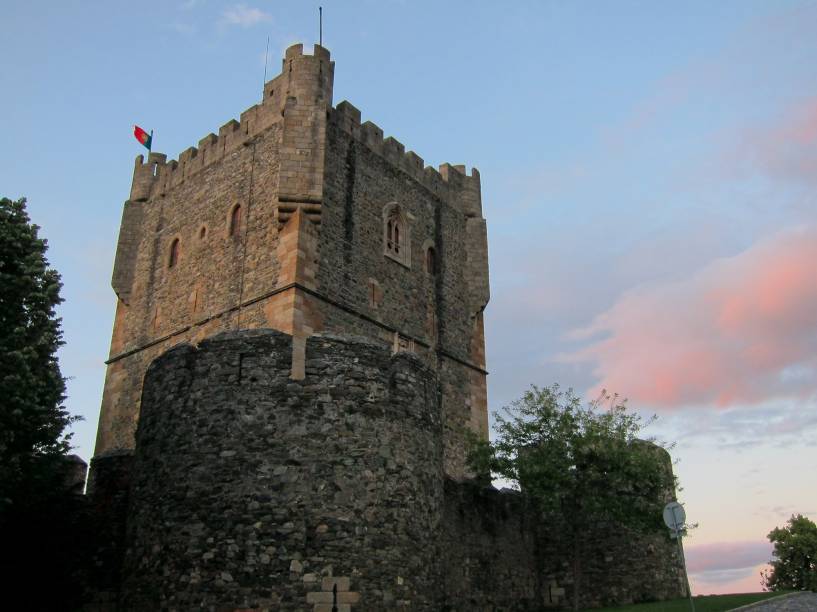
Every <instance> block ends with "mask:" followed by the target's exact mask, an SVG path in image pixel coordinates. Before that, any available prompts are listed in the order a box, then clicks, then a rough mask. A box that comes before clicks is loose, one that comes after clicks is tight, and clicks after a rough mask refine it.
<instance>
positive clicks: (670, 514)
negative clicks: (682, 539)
mask: <svg viewBox="0 0 817 612" xmlns="http://www.w3.org/2000/svg"><path fill="white" fill-rule="evenodd" d="M686 520H687V515H686V512H684V507H683V506H682V505H681V504H679V503H678V502H675V501H674V502H670V503H668V504H667V505H666V506H664V523H666V525H667V527H669V528H670V529H672V531H673V533H675V534H676V535H677V534H678V533H679V532H681V531H682V530H683V529H684V525H685V524H686Z"/></svg>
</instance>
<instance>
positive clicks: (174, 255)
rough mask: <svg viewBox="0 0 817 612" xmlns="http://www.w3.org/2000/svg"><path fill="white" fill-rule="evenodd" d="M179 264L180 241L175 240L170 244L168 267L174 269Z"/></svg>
mask: <svg viewBox="0 0 817 612" xmlns="http://www.w3.org/2000/svg"><path fill="white" fill-rule="evenodd" d="M177 263H179V239H178V238H174V239H173V242H171V243H170V255H169V256H168V258H167V267H168V268H172V267H174V266H175V265H176V264H177Z"/></svg>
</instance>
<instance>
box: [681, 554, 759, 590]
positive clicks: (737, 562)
mask: <svg viewBox="0 0 817 612" xmlns="http://www.w3.org/2000/svg"><path fill="white" fill-rule="evenodd" d="M771 555H772V545H771V543H770V542H764V541H744V542H714V543H711V544H698V545H695V544H692V545H690V544H686V545H685V546H684V556H685V557H686V564H687V571H688V572H689V578H690V582H692V585H693V587H692V590H693V592H694V593H696V594H698V595H700V594H703V593H741V592H755V591H759V590H760V586H761V584H760V570H761V569H764V568H766V567H767V562H768V561H769V559H771Z"/></svg>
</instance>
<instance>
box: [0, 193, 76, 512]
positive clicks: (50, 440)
mask: <svg viewBox="0 0 817 612" xmlns="http://www.w3.org/2000/svg"><path fill="white" fill-rule="evenodd" d="M38 230H39V228H38V226H36V225H34V224H32V223H31V221H30V220H29V217H28V214H27V212H26V206H25V199H20V200H17V201H12V200H9V199H8V198H2V199H0V287H1V288H2V290H0V406H1V407H2V408H1V409H0V517H2V512H3V510H4V509H7V508H8V507H9V506H11V505H12V504H14V503H15V500H18V499H20V498H22V496H23V495H24V494H25V492H26V491H27V490H29V489H30V488H31V487H36V486H37V484H38V481H43V480H47V479H48V478H49V477H50V475H51V474H53V472H54V470H52V469H50V467H53V465H52V466H49V465H48V464H49V463H50V462H52V460H57V459H58V458H60V457H62V456H63V455H64V454H65V453H66V451H67V450H68V449H69V444H68V436H66V435H64V431H65V428H66V426H67V425H68V424H69V423H71V422H72V420H73V419H72V418H71V417H70V416H69V415H68V412H67V411H66V410H65V408H64V407H63V405H62V403H63V401H64V399H65V382H64V380H63V378H62V375H61V374H60V369H59V365H58V363H57V355H56V351H57V349H58V348H59V347H60V345H62V343H63V342H62V333H61V331H60V319H59V318H57V316H56V314H55V310H54V309H55V307H56V306H57V304H59V303H60V302H61V301H62V300H61V299H60V296H59V292H60V288H61V286H62V285H61V283H60V276H59V274H58V273H57V272H56V271H55V270H53V269H51V268H49V266H48V261H47V260H46V258H45V252H46V249H47V244H46V241H45V240H43V239H42V238H39V237H38V235H37V234H38ZM40 485H42V486H47V485H48V483H45V482H40Z"/></svg>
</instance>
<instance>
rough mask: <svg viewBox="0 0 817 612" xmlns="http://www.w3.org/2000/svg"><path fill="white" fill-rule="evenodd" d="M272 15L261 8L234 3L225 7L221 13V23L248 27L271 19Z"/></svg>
mask: <svg viewBox="0 0 817 612" xmlns="http://www.w3.org/2000/svg"><path fill="white" fill-rule="evenodd" d="M271 20H272V15H270V14H269V13H265V12H264V11H262V10H261V9H257V8H250V7H248V6H247V5H246V4H235V5H233V6H231V7H230V8H228V9H226V10H225V11H224V12H223V13H222V15H221V21H222V23H224V24H226V25H235V26H240V27H242V28H250V27H252V26H254V25H257V24H259V23H261V22H263V21H271Z"/></svg>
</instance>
